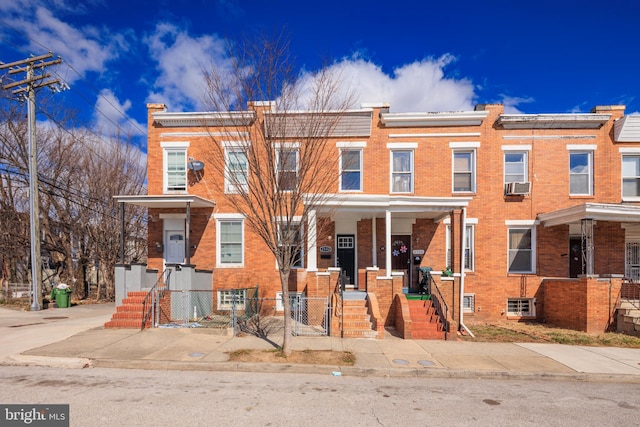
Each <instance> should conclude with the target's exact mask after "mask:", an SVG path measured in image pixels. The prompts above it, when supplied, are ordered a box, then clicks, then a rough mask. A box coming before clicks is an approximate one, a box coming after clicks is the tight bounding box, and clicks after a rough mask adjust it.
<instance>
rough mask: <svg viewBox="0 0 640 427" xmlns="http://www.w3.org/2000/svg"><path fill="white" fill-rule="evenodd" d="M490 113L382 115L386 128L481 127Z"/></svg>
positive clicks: (460, 112)
mask: <svg viewBox="0 0 640 427" xmlns="http://www.w3.org/2000/svg"><path fill="white" fill-rule="evenodd" d="M488 115H489V111H454V112H437V113H380V121H381V122H382V123H383V124H384V125H385V126H386V127H390V128H393V127H411V126H480V125H481V124H482V121H483V120H484V119H486V118H487V116H488Z"/></svg>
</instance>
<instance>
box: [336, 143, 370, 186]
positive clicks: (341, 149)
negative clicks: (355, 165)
mask: <svg viewBox="0 0 640 427" xmlns="http://www.w3.org/2000/svg"><path fill="white" fill-rule="evenodd" d="M365 145H366V143H365ZM345 151H357V152H358V154H359V159H358V160H359V166H360V167H359V169H358V172H359V173H360V182H359V183H358V188H357V189H355V190H352V189H349V190H343V189H342V177H343V176H344V174H345V172H346V173H353V172H355V170H347V171H345V170H343V169H342V154H343V153H344V152H345ZM338 170H339V172H340V177H339V179H338V192H339V193H361V192H362V191H364V147H361V146H345V147H339V154H338Z"/></svg>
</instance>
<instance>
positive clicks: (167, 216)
mask: <svg viewBox="0 0 640 427" xmlns="http://www.w3.org/2000/svg"><path fill="white" fill-rule="evenodd" d="M158 217H159V218H160V219H187V214H183V213H161V214H159V215H158Z"/></svg>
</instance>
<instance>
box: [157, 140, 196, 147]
mask: <svg viewBox="0 0 640 427" xmlns="http://www.w3.org/2000/svg"><path fill="white" fill-rule="evenodd" d="M160 147H162V148H176V149H177V148H189V141H163V142H161V143H160Z"/></svg>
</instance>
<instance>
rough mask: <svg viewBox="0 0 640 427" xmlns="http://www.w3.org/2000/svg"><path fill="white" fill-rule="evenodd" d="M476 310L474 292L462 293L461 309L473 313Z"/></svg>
mask: <svg viewBox="0 0 640 427" xmlns="http://www.w3.org/2000/svg"><path fill="white" fill-rule="evenodd" d="M475 310H476V294H464V295H463V296H462V311H463V312H464V313H473V312H474V311H475Z"/></svg>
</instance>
